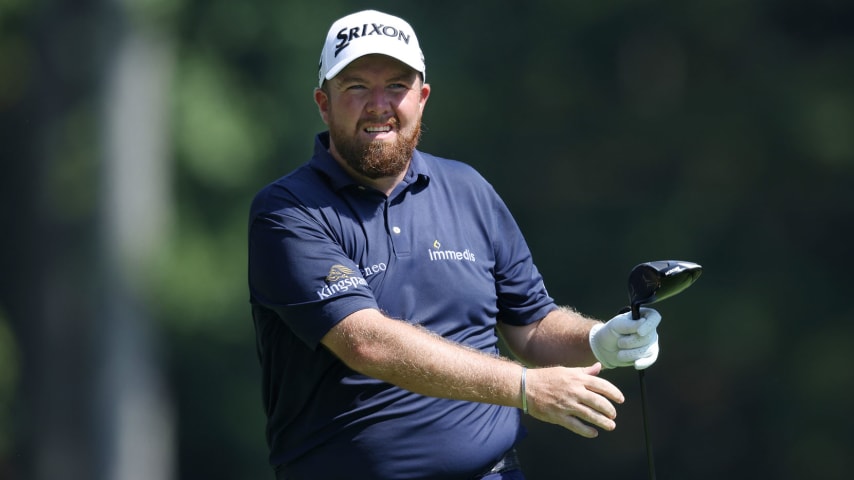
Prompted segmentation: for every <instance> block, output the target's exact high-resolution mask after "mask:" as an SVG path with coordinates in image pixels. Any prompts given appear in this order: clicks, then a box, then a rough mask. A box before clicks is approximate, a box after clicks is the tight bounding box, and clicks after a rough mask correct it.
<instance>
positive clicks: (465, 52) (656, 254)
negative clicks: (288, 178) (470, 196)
mask: <svg viewBox="0 0 854 480" xmlns="http://www.w3.org/2000/svg"><path fill="white" fill-rule="evenodd" d="M367 7H372V8H377V9H380V10H384V11H387V12H389V13H392V14H396V15H400V16H402V17H404V18H405V19H407V20H408V21H409V22H410V23H411V24H412V25H413V26H414V27H415V29H416V31H417V32H418V35H419V39H420V40H421V44H422V48H423V50H424V53H425V55H426V60H427V80H428V82H430V83H431V85H432V87H433V93H432V95H431V97H430V101H429V103H428V107H427V111H426V114H425V119H424V121H425V133H424V137H423V141H422V144H421V148H422V149H423V150H425V151H428V152H430V153H433V154H437V155H440V156H445V157H450V158H455V159H459V160H462V161H465V162H467V163H469V164H471V165H473V166H475V167H476V168H477V169H478V170H480V171H481V172H482V173H483V174H484V176H486V177H487V179H488V180H489V181H490V182H492V183H493V184H494V185H495V187H496V189H497V190H498V191H499V192H500V193H501V194H502V196H503V197H504V199H505V200H506V201H507V203H508V204H509V206H510V208H511V210H512V211H513V212H514V214H515V216H516V219H517V221H518V222H519V223H520V224H521V226H522V229H523V231H524V232H525V235H526V238H527V240H528V242H529V244H530V246H531V249H532V250H533V253H534V259H535V261H536V262H537V264H538V266H539V268H540V270H541V272H542V273H543V274H544V276H545V279H546V285H547V286H548V288H549V292H550V293H551V295H552V296H554V297H555V298H556V299H557V300H558V301H559V302H560V303H562V304H567V305H572V306H574V307H576V308H578V309H580V310H582V311H583V312H585V313H587V314H590V315H593V316H597V317H600V318H609V317H610V316H611V315H612V314H613V313H615V312H616V311H617V310H618V309H619V308H620V307H622V306H623V305H624V304H625V303H626V301H627V293H626V279H627V276H628V272H629V270H630V269H631V267H632V266H634V265H635V264H637V263H640V262H643V261H649V260H659V259H666V258H677V259H682V260H689V261H694V262H697V263H700V264H702V265H703V266H704V267H705V271H704V273H703V276H702V277H700V279H699V280H698V282H697V284H696V285H695V286H694V287H692V288H691V289H690V290H688V291H686V292H685V293H683V294H682V295H680V296H678V297H674V298H673V299H671V300H668V301H667V302H665V303H662V304H660V305H659V306H658V309H659V311H660V312H661V313H662V315H663V317H664V320H663V323H662V325H661V327H660V329H659V332H660V335H661V346H662V352H661V356H660V360H659V362H658V363H657V364H656V365H655V366H654V367H653V368H652V369H651V370H650V371H649V373H648V375H647V388H648V393H649V402H650V403H649V404H650V417H651V418H650V419H651V429H652V438H653V445H654V447H655V454H656V466H657V470H658V477H659V478H661V479H697V480H704V479H720V478H728V479H765V478H774V479H781V480H787V479H793V480H794V479H803V478H810V479H847V478H850V475H851V474H850V472H851V471H852V469H854V456H852V455H851V453H852V451H854V441H852V440H851V431H852V429H854V415H852V414H851V407H852V405H854V368H852V361H854V348H852V346H851V339H852V338H854V322H852V320H854V319H852V316H854V315H852V314H854V306H852V302H851V301H850V299H851V293H850V292H851V290H852V287H854V281H852V279H851V276H850V273H849V270H850V269H851V267H852V259H854V255H852V254H851V253H850V251H851V248H852V244H854V235H852V221H854V3H852V2H846V1H843V0H816V1H806V0H800V1H795V0H778V1H759V0H696V1H690V2H679V1H670V2H655V1H645V0H611V1H572V0H562V1H557V0H552V1H548V0H530V1H526V2H496V1H480V0H476V1H469V2H465V1H459V0H457V1H445V0H437V1H432V2H408V3H406V2H392V1H386V0H377V1H374V2H364V1H343V0H340V1H323V2H321V1H316V0H315V1H307V0H280V1H272V0H246V1H230V0H206V1H201V0H173V1H164V0H148V1H142V0H124V1H109V0H80V1H65V2H59V1H55V0H54V1H51V0H45V1H29V2H28V1H24V0H4V1H3V2H0V159H1V160H2V171H0V229H2V230H0V479H3V480H24V479H26V480H54V479H58V478H62V479H68V480H130V479H134V480H135V479H140V480H142V479H144V480H178V479H180V480H195V479H205V480H231V479H263V478H272V473H271V470H270V468H269V467H268V465H267V464H266V456H267V450H266V445H265V444H264V418H263V413H262V408H261V399H260V376H259V371H258V366H257V360H256V356H255V345H254V332H253V330H252V322H251V318H250V314H249V307H248V292H247V287H246V230H247V213H248V207H249V202H250V200H251V198H252V196H253V194H254V193H255V192H256V191H257V190H258V189H259V188H261V187H262V186H263V185H265V184H266V183H269V182H271V181H273V180H274V179H276V178H277V177H279V176H281V175H283V174H285V173H287V172H289V171H290V170H292V169H293V168H295V167H296V166H297V165H299V164H301V163H303V162H305V161H307V160H308V158H309V156H310V154H311V151H312V150H311V149H312V145H313V135H314V134H315V133H317V132H318V131H320V130H322V129H323V128H324V126H323V124H322V122H321V120H320V117H319V115H318V114H317V111H316V107H315V106H314V103H313V101H312V89H313V88H314V86H315V84H316V78H317V76H316V71H317V59H318V56H319V53H320V47H321V45H322V41H323V38H324V36H325V34H326V30H327V28H328V26H329V25H330V24H331V23H332V22H333V21H334V20H335V19H336V18H338V17H340V16H342V15H345V14H347V13H350V12H352V11H356V10H359V9H362V8H367ZM605 376H606V377H607V378H608V379H609V380H611V381H613V382H614V383H616V384H617V385H618V386H619V387H620V388H622V389H623V390H624V392H625V393H626V395H627V397H628V401H627V402H626V404H625V405H623V406H621V407H620V409H619V417H618V428H617V430H616V431H614V432H611V433H606V434H603V435H601V436H600V437H599V438H598V439H596V440H586V439H582V438H580V437H577V436H575V435H573V434H571V433H570V432H568V431H564V430H561V429H559V428H558V427H554V426H551V425H543V424H539V423H537V422H536V421H533V420H532V419H530V418H526V419H525V424H526V426H527V427H528V430H529V435H528V437H527V438H526V439H525V440H524V441H523V443H522V444H521V447H520V453H521V457H522V462H523V464H524V465H525V469H526V472H527V476H528V478H529V479H530V480H542V479H557V478H572V479H594V478H612V479H617V478H619V479H643V478H646V463H645V453H644V447H643V431H642V426H641V419H640V399H639V392H638V387H637V378H636V376H635V373H634V372H633V371H609V372H607V373H606V374H605ZM330 461H335V459H330Z"/></svg>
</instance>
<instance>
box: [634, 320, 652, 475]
mask: <svg viewBox="0 0 854 480" xmlns="http://www.w3.org/2000/svg"><path fill="white" fill-rule="evenodd" d="M640 318H641V316H640V304H634V305H632V319H634V320H640ZM645 379H646V370H638V380H639V381H640V393H641V411H642V412H643V437H644V441H645V442H646V465H647V468H648V470H649V480H655V459H654V457H653V454H652V438H651V436H650V433H649V414H648V413H647V407H646V404H647V402H646V380H645Z"/></svg>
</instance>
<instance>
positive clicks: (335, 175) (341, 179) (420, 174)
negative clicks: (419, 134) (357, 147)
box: [309, 131, 430, 191]
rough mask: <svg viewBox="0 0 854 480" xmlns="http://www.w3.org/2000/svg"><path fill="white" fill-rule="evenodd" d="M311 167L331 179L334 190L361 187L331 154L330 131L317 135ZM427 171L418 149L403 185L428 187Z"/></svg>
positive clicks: (413, 154) (428, 176) (410, 163)
mask: <svg viewBox="0 0 854 480" xmlns="http://www.w3.org/2000/svg"><path fill="white" fill-rule="evenodd" d="M309 165H310V166H311V167H312V168H313V169H315V170H317V171H318V172H320V173H322V174H323V175H324V176H326V177H327V178H328V179H329V182H330V184H331V186H332V188H333V189H334V190H336V191H338V190H341V189H344V188H347V187H354V186H359V185H360V184H359V183H358V182H357V181H356V180H354V179H353V177H351V176H350V175H349V174H348V173H347V171H346V170H344V169H343V168H342V167H341V165H339V164H338V162H337V161H336V160H335V158H333V157H332V155H331V154H330V153H329V132H328V131H326V132H322V133H319V134H317V137H315V140H314V155H313V156H312V157H311V162H309ZM427 170H428V169H427V165H426V162H425V161H424V158H423V156H422V153H421V152H419V151H418V150H417V149H416V150H415V151H414V152H413V153H412V161H411V162H409V170H407V172H406V176H404V177H403V181H402V183H403V184H406V185H413V184H419V183H422V182H423V183H424V184H425V185H426V184H427V182H429V180H430V175H429V173H428V171H427Z"/></svg>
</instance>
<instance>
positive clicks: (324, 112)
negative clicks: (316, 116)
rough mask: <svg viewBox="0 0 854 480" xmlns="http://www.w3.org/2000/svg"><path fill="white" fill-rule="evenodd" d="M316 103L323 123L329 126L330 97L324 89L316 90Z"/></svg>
mask: <svg viewBox="0 0 854 480" xmlns="http://www.w3.org/2000/svg"><path fill="white" fill-rule="evenodd" d="M314 103H316V104H317V109H318V110H319V111H320V118H322V119H323V123H325V124H327V125H329V95H328V94H327V93H326V92H325V91H323V89H322V88H315V89H314Z"/></svg>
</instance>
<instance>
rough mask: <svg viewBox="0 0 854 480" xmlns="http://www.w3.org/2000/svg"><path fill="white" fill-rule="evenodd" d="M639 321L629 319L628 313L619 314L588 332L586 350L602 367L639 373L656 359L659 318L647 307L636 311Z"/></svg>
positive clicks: (655, 312)
mask: <svg viewBox="0 0 854 480" xmlns="http://www.w3.org/2000/svg"><path fill="white" fill-rule="evenodd" d="M640 314H641V318H639V319H637V320H632V312H626V313H621V314H619V315H617V316H616V317H614V318H612V319H610V320H608V322H607V323H600V324H598V325H594V326H593V328H591V329H590V348H591V349H592V350H593V355H595V356H596V359H597V360H599V362H600V363H601V364H602V366H603V367H605V368H615V367H627V366H629V365H632V364H634V366H635V369H637V370H643V369H645V368H647V367H649V366H650V365H652V364H653V363H655V361H656V360H657V359H658V332H657V331H656V330H655V329H656V327H658V324H659V322H661V315H659V314H658V312H657V311H655V310H653V309H651V308H641V309H640Z"/></svg>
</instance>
